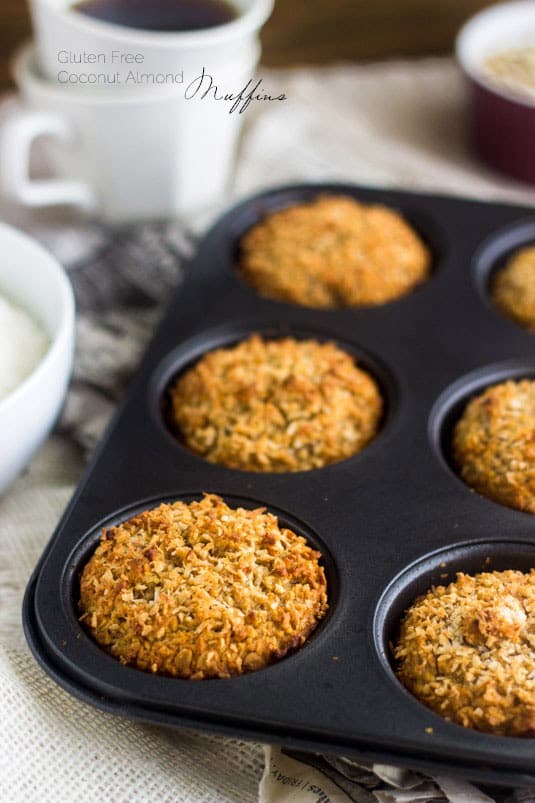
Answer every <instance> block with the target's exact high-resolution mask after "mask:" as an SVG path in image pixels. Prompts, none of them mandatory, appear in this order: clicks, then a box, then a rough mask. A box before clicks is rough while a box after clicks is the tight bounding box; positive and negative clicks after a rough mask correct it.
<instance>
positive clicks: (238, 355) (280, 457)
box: [169, 335, 383, 472]
mask: <svg viewBox="0 0 535 803" xmlns="http://www.w3.org/2000/svg"><path fill="white" fill-rule="evenodd" d="M169 400H170V405H169V406H170V410H169V421H170V425H171V427H172V428H173V430H174V431H175V432H176V434H177V436H178V437H179V438H180V439H181V441H182V442H183V443H184V444H185V445H186V446H187V447H188V448H190V449H191V450H192V451H194V452H195V453H197V454H199V455H202V456H203V457H204V458H205V459H206V460H208V461H210V462H211V463H220V464H222V465H225V466H228V467H229V468H235V469H242V470H244V471H273V472H284V471H304V470H307V469H313V468H319V467H321V466H326V465H328V464H330V463H335V462H337V461H339V460H343V459H344V458H346V457H349V456H350V455H353V454H355V453H356V452H359V451H360V450H361V449H362V448H364V446H366V444H367V443H369V441H370V440H371V439H372V438H373V437H374V436H375V434H376V433H377V430H378V428H379V424H380V421H381V415H382V410H383V403H382V398H381V394H380V392H379V389H378V387H377V384H376V383H375V381H374V380H373V379H372V378H371V377H370V376H369V374H367V373H366V372H365V371H363V370H361V369H360V368H358V367H357V366H356V364H355V361H354V360H353V358H352V357H350V356H349V354H347V353H346V352H344V351H341V350H340V349H339V348H337V346H335V345H334V344H333V343H319V342H317V341H316V340H295V339H293V338H290V337H287V338H283V339H280V340H264V339H263V338H262V337H260V336H259V335H253V336H252V337H250V338H249V339H247V340H245V341H243V342H241V343H239V344H238V345H237V346H231V347H229V348H220V349H217V350H216V351H212V352H210V353H208V354H206V355H205V356H204V357H202V359H201V360H199V362H198V363H197V364H196V365H195V366H193V368H191V369H189V370H188V371H186V373H185V374H183V375H182V376H180V377H179V378H178V380H177V381H176V382H175V384H174V385H173V386H172V387H171V388H170V391H169Z"/></svg>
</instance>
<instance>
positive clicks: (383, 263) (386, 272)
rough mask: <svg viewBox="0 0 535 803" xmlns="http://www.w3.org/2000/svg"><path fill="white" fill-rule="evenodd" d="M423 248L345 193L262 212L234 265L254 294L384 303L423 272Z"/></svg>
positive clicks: (394, 222) (309, 303) (376, 209)
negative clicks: (274, 210) (237, 263)
mask: <svg viewBox="0 0 535 803" xmlns="http://www.w3.org/2000/svg"><path fill="white" fill-rule="evenodd" d="M430 263H431V258H430V254H429V251H428V249H427V247H426V246H425V245H424V243H423V242H422V240H421V239H420V238H419V237H418V235H417V234H416V232H415V231H414V230H413V229H412V228H411V226H410V225H409V224H408V223H407V222H406V221H405V220H404V219H403V218H402V217H401V215H400V214H398V213H397V212H395V211H394V210H392V209H388V208H386V207H384V206H377V205H369V204H363V203H359V202H358V201H356V200H354V199H353V198H350V197H349V196H344V195H333V196H320V197H319V198H317V199H316V200H314V201H312V202H310V203H302V204H298V205H295V206H291V207H288V208H286V209H282V210H280V211H279V212H275V213H273V214H270V215H268V216H267V217H266V218H265V219H264V220H263V221H261V222H260V223H259V224H258V225H256V226H254V227H253V228H252V229H251V230H250V231H249V232H247V234H246V235H245V236H244V237H243V239H242V241H241V258H240V264H239V271H240V273H241V276H242V277H243V279H244V280H245V281H246V282H247V283H248V284H251V285H252V286H253V287H254V288H255V289H256V290H257V291H258V292H259V293H260V294H261V295H264V296H268V297H269V298H273V299H277V300H279V301H287V302H290V303H293V304H301V305H303V306H306V307H324V308H327V307H361V306H375V305H378V304H385V303H386V302H388V301H392V300H393V299H396V298H399V297H400V296H404V295H406V294H407V293H410V292H411V291H412V290H413V289H414V288H415V287H416V286H417V285H419V284H420V283H422V282H423V281H425V280H426V279H427V277H428V275H429V269H430Z"/></svg>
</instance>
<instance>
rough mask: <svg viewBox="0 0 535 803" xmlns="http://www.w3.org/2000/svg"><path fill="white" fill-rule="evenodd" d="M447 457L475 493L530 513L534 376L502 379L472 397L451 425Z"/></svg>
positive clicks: (534, 482)
mask: <svg viewBox="0 0 535 803" xmlns="http://www.w3.org/2000/svg"><path fill="white" fill-rule="evenodd" d="M453 459H454V462H455V464H456V466H457V467H458V469H459V471H460V474H461V477H462V479H463V480H464V481H465V482H466V483H467V484H468V485H470V486H471V487H472V488H474V489H475V490H476V491H478V492H479V493H481V494H483V495H484V496H488V497H490V498H491V499H494V500H495V501H496V502H500V503H501V504H502V505H508V506H509V507H514V508H518V509H519V510H525V511H528V512H529V513H535V381H534V380H531V379H522V380H520V381H512V380H510V381H507V382H502V383H500V384H498V385H493V386H492V387H489V388H487V389H486V390H485V391H484V392H483V393H481V394H480V395H479V396H477V397H476V398H475V399H472V401H471V402H470V403H469V404H468V405H467V407H466V410H465V411H464V413H463V415H462V417H461V419H460V420H459V422H458V423H457V425H456V427H455V431H454V435H453Z"/></svg>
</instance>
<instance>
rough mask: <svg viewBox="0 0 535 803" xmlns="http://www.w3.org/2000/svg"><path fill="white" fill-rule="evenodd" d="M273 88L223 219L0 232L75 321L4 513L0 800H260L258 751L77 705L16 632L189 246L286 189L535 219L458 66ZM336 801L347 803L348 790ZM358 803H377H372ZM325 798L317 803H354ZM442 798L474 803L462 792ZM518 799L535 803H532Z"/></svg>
mask: <svg viewBox="0 0 535 803" xmlns="http://www.w3.org/2000/svg"><path fill="white" fill-rule="evenodd" d="M263 77H264V86H265V89H266V90H267V91H271V92H272V94H279V93H280V92H284V93H286V95H287V96H288V101H286V102H284V103H276V104H269V103H263V104H257V105H256V107H255V108H251V109H250V110H249V111H248V112H247V120H246V127H245V134H244V138H243V141H242V147H241V152H240V155H239V160H238V165H237V171H236V177H235V182H234V187H233V190H232V193H231V194H229V197H227V198H226V199H225V201H224V203H223V202H222V204H221V205H220V208H218V209H216V208H214V209H211V210H209V212H207V213H206V214H204V215H202V216H199V217H197V218H196V219H195V220H189V221H183V222H172V223H167V224H152V225H143V226H138V227H135V228H130V229H123V230H121V231H120V232H117V231H111V230H109V229H108V228H106V227H103V226H101V225H100V224H99V223H98V222H96V221H84V220H81V219H80V218H78V217H76V216H75V215H74V214H72V213H70V214H69V213H67V212H65V210H63V211H59V210H56V211H48V212H45V213H39V214H35V213H34V214H29V213H28V212H24V211H22V210H20V209H14V208H12V207H9V206H7V205H6V204H3V205H2V206H0V217H2V218H3V219H4V220H7V221H8V222H11V223H13V224H15V225H19V226H21V227H23V228H26V229H27V230H29V231H30V232H31V233H32V234H34V235H35V236H37V237H38V238H39V239H40V240H42V241H43V242H44V243H45V244H46V245H48V246H49V247H50V248H51V249H52V250H53V251H54V252H55V253H56V254H57V255H58V257H59V258H60V260H61V261H62V262H63V264H65V266H66V267H67V269H68V270H69V273H70V276H71V279H72V280H73V283H74V285H75V290H76V294H77V300H78V310H79V316H78V352H77V360H76V367H75V376H74V381H73V384H72V387H71V391H70V394H69V398H68V401H67V404H66V407H65V410H64V413H63V416H62V419H61V421H60V423H59V424H58V427H57V428H56V430H55V432H54V434H53V435H52V436H51V437H50V438H49V440H48V441H47V443H46V444H45V445H44V447H43V448H42V449H41V451H40V453H39V454H38V455H37V456H36V458H35V459H34V461H33V463H32V465H31V466H30V468H29V469H28V470H27V471H26V472H25V473H24V475H23V476H21V477H20V478H19V479H18V480H17V481H16V483H15V484H14V485H13V486H12V488H11V489H10V490H9V491H8V492H7V494H6V495H5V496H4V497H3V498H1V499H0V700H1V703H0V705H1V708H0V712H1V713H0V799H2V800H6V801H7V800H9V801H18V800H21V801H22V800H24V801H36V802H37V801H39V803H48V801H50V803H52V801H54V803H58V801H72V800H75V799H76V800H77V801H80V803H84V801H195V803H200V802H201V801H206V803H208V802H210V803H211V802H212V801H213V803H224V801H232V802H233V803H234V802H235V803H247V802H248V801H254V800H257V799H258V794H259V791H258V790H259V782H260V780H261V777H262V773H263V770H264V751H263V748H262V746H260V745H254V744H245V743H243V742H238V741H233V740H224V739H220V738H215V737H214V738H211V737H207V736H204V735H199V734H192V733H189V732H188V733H186V732H171V731H163V730H161V729H159V728H156V727H152V726H147V725H140V724H136V723H131V722H127V721H125V720H122V719H119V718H114V717H111V716H109V715H106V714H104V713H101V712H99V711H96V710H94V709H92V708H90V707H88V706H86V705H83V704H81V703H79V702H77V701H76V700H75V699H74V698H71V697H70V696H69V695H68V694H66V693H65V692H63V691H62V690H61V689H60V688H59V687H57V686H56V685H55V684H54V683H53V682H52V681H50V680H49V679H48V678H47V677H46V676H45V675H44V673H43V672H42V671H41V669H40V668H39V667H38V666H37V664H36V663H35V661H34V660H33V658H32V657H31V656H30V654H29V651H28V649H27V647H26V645H25V642H24V637H23V635H22V629H21V622H20V608H21V601H22V594H23V590H24V587H25V585H26V582H27V580H28V578H29V576H30V574H31V571H32V569H33V567H34V565H35V563H36V562H37V560H38V558H39V556H40V554H41V552H42V550H43V548H44V546H45V544H46V542H47V540H48V538H49V537H50V535H51V533H52V531H53V530H54V527H55V525H56V523H57V521H58V518H59V516H60V514H61V512H62V510H63V508H64V506H65V505H66V503H67V501H68V499H69V497H70V495H71V493H72V491H73V488H74V486H75V485H76V483H77V481H78V479H79V477H80V474H81V472H82V471H83V469H84V465H85V463H86V460H87V457H88V454H89V453H90V451H91V449H92V448H93V446H94V444H95V443H96V441H97V440H98V438H99V437H100V435H101V433H102V430H103V428H104V426H105V424H106V422H107V420H108V418H109V415H110V413H111V411H112V410H113V407H114V405H115V403H116V402H117V400H118V398H119V397H120V396H121V394H122V393H123V392H124V389H125V387H126V384H127V382H128V378H129V377H130V375H131V374H132V372H133V370H134V369H135V365H136V362H137V360H138V359H139V356H140V354H141V352H142V350H143V347H144V346H145V344H146V342H147V340H148V338H149V337H150V335H151V333H152V331H153V330H154V326H155V324H156V323H157V320H158V318H159V317H160V315H161V314H162V312H163V310H164V306H165V299H166V298H168V296H169V290H170V289H171V288H172V287H174V286H175V285H176V283H177V282H178V281H179V280H180V277H181V272H182V267H181V265H182V261H183V257H184V256H185V255H187V254H188V253H189V252H190V251H191V249H192V247H194V239H195V236H196V234H198V233H200V232H201V231H202V230H203V229H204V227H205V226H206V225H207V224H208V223H209V222H210V220H211V219H212V218H213V216H214V215H216V214H217V213H218V212H219V211H220V209H221V208H223V206H224V205H228V204H229V203H230V202H232V201H234V200H237V199H238V198H240V197H242V196H243V195H245V194H247V193H249V192H253V191H257V190H259V189H263V188H266V187H269V186H273V185H276V184H281V183H286V182H291V181H303V180H322V179H327V180H337V179H339V180H343V181H346V180H349V181H356V182H360V183H363V184H370V185H382V186H392V185H395V186H401V187H404V188H409V189H410V188H418V189H425V190H429V191H432V192H446V193H453V194H460V195H469V196H473V197H478V198H484V199H505V200H511V201H519V202H524V203H528V204H529V203H535V193H534V192H533V191H532V190H531V189H529V188H527V187H524V186H521V185H518V184H516V183H514V182H513V181H509V180H507V179H505V178H501V177H499V176H497V175H494V174H493V173H492V172H490V171H489V170H487V169H486V168H484V167H483V166H481V165H479V164H478V163H477V162H476V161H475V160H474V159H473V158H472V156H471V154H470V152H469V149H468V146H467V136H466V115H465V109H464V98H463V92H462V86H461V80H460V77H459V75H458V74H457V71H456V69H455V66H454V65H453V64H452V63H451V61H450V60H444V59H433V60H424V61H419V62H412V63H408V62H390V63H384V64H374V65H369V66H354V65H339V66H335V67H329V68H316V69H299V70H291V71H266V72H265V73H263ZM16 102H17V101H16V100H15V99H13V98H8V99H5V101H4V103H2V104H0V124H1V119H2V116H3V115H7V114H9V113H10V112H11V110H12V108H13V105H14V104H16ZM0 258H1V256H0ZM0 448H1V444H0ZM269 759H270V762H271V764H272V767H271V768H272V770H273V766H274V767H275V771H276V766H277V763H279V765H282V764H284V762H286V764H284V766H285V767H286V769H287V770H288V772H290V774H291V773H292V772H294V771H296V772H297V773H299V771H300V769H299V767H302V765H297V766H295V765H291V764H289V763H288V762H289V761H291V760H289V759H287V758H286V757H283V756H281V755H280V754H279V753H278V752H277V751H274V752H273V753H272V754H270V756H269ZM269 766H270V765H269V762H268V770H269ZM288 767H289V768H290V769H288ZM346 769H347V768H346ZM305 772H307V771H306V770H305ZM352 772H353V777H357V775H358V773H357V774H355V772H356V771H355V770H352ZM359 772H360V771H359ZM348 774H349V775H351V772H349V773H348ZM360 776H363V773H362V772H360ZM281 777H282V776H281ZM323 777H324V776H323ZM367 777H368V786H366V787H365V788H366V789H369V790H371V789H373V788H376V789H377V788H381V789H383V792H382V794H383V797H382V798H381V797H380V795H381V793H380V792H378V793H377V795H378V797H379V799H382V800H387V799H388V800H398V801H401V800H403V801H412V800H429V799H431V797H433V796H435V797H436V796H437V795H438V796H439V797H440V792H439V791H438V790H437V789H436V787H433V788H432V789H431V787H429V786H427V787H425V789H424V791H423V793H422V794H421V795H420V794H419V793H417V792H416V791H405V792H403V793H394V792H392V794H394V797H388V795H389V794H390V793H388V792H387V791H385V790H386V789H387V784H386V776H385V779H384V782H381V781H379V779H378V778H377V777H374V779H372V780H370V773H367ZM342 785H343V784H342ZM346 787H347V789H349V787H350V784H349V783H348V784H346ZM355 788H356V787H355ZM363 788H364V787H363ZM335 789H336V790H338V792H339V793H340V794H342V792H341V787H340V786H336V787H335ZM430 789H431V791H430ZM452 789H453V787H452ZM331 791H332V790H331ZM350 791H351V790H350ZM445 791H448V790H445ZM450 791H451V790H450ZM457 792H459V790H457ZM291 794H292V790H291V789H289V788H288V785H287V784H286V785H284V784H277V783H276V779H275V776H274V775H273V772H272V773H271V777H270V773H269V771H268V772H267V774H266V778H265V779H264V781H263V783H262V788H261V795H262V799H263V800H265V801H283V800H301V799H305V798H301V797H291V796H289V795H291ZM352 794H353V799H358V800H370V799H371V800H373V797H371V792H362V796H360V792H359V793H358V794H359V796H358V797H357V792H355V791H354V790H353V792H352ZM325 795H326V797H325V798H322V799H324V800H325V801H327V800H329V799H330V800H333V801H334V800H336V799H340V800H342V799H343V800H347V799H349V798H348V797H339V798H336V797H335V796H334V793H333V794H332V795H331V796H330V797H329V794H328V793H327V792H325ZM396 795H397V797H396ZM401 795H403V797H402V796H401ZM530 795H531V796H530ZM450 798H451V799H455V800H456V801H468V800H475V798H474V797H470V796H469V797H466V790H461V792H459V794H458V795H457V796H455V794H453V792H452V793H451V794H450ZM307 799H308V798H307ZM479 799H480V800H483V799H485V798H483V797H482V798H479ZM487 799H488V798H487ZM518 799H520V798H518ZM524 799H525V800H526V801H527V800H535V793H533V795H532V794H531V793H525V795H524Z"/></svg>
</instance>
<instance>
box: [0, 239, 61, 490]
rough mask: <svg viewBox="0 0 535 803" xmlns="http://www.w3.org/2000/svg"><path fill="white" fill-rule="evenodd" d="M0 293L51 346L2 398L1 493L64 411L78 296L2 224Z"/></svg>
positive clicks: (47, 260) (37, 251) (38, 252)
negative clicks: (41, 330) (25, 314)
mask: <svg viewBox="0 0 535 803" xmlns="http://www.w3.org/2000/svg"><path fill="white" fill-rule="evenodd" d="M0 294H2V295H4V296H5V297H6V298H7V299H8V300H9V301H12V302H13V303H15V304H17V305H18V306H19V307H20V308H21V309H23V310H25V311H26V312H28V313H29V314H30V315H31V316H32V318H34V320H36V321H37V322H38V323H39V324H40V325H41V326H42V327H43V328H44V330H45V332H46V333H47V334H48V337H49V340H50V346H49V349H48V351H47V353H46V355H45V356H44V357H43V359H42V360H41V362H40V363H39V364H38V365H37V367H36V368H35V369H34V371H33V372H32V373H31V374H30V375H29V376H28V377H27V378H26V379H25V380H24V382H22V384H20V385H19V386H18V387H16V388H15V389H14V390H13V392H12V393H10V394H9V395H8V396H6V397H5V398H4V399H2V400H0V493H2V492H3V491H4V490H5V489H6V488H7V486H8V485H9V484H10V483H11V482H12V480H14V479H15V477H16V476H17V475H18V474H19V473H20V472H21V471H22V469H23V468H24V467H25V466H26V465H27V464H28V463H29V461H30V459H31V457H32V456H33V454H34V453H35V451H36V450H37V449H38V448H39V446H40V445H41V444H42V442H43V440H44V439H45V438H46V436H47V435H48V433H49V432H50V430H51V429H52V427H53V425H54V422H55V421H56V418H57V417H58V414H59V412H60V410H61V407H62V404H63V400H64V398H65V394H66V392H67V386H68V383H69V379H70V375H71V371H72V361H73V353H74V296H73V292H72V288H71V284H70V282H69V280H68V279H67V276H66V274H65V271H64V270H63V268H62V267H61V265H60V264H59V262H57V260H56V259H54V257H53V256H52V255H51V254H50V253H48V251H46V250H45V249H44V248H42V247H41V246H40V245H38V243H36V242H35V241H34V240H32V239H31V238H30V237H28V236H27V235H25V234H22V233H21V232H19V231H17V229H14V228H12V227H11V226H6V225H5V224H3V223H0Z"/></svg>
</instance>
